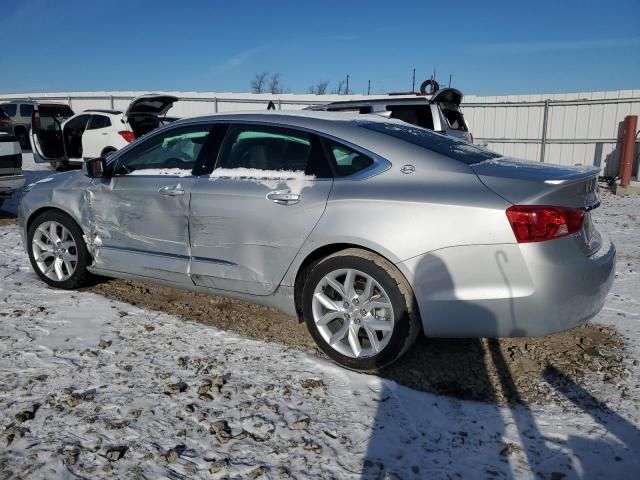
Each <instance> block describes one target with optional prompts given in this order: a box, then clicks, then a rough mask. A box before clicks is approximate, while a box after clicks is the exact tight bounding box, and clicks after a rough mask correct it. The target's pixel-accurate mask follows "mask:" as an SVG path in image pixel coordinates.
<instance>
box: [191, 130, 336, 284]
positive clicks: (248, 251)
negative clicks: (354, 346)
mask: <svg viewBox="0 0 640 480" xmlns="http://www.w3.org/2000/svg"><path fill="white" fill-rule="evenodd" d="M323 152H324V151H323V148H322V145H321V143H320V140H319V139H318V138H317V137H316V135H315V134H312V133H308V132H304V131H298V130H295V129H290V128H282V127H278V126H273V125H260V124H230V125H229V127H228V130H227V133H226V136H225V137H224V140H223V141H222V145H221V147H220V151H219V154H218V158H217V162H216V165H215V169H214V170H213V173H211V175H210V176H201V177H200V178H199V179H198V181H197V182H196V184H195V186H194V188H193V191H192V195H191V216H190V220H189V230H190V233H191V278H192V280H193V282H194V283H195V284H196V285H199V286H205V287H210V288H215V289H221V290H229V291H234V292H240V293H248V294H252V295H268V294H271V293H273V291H275V289H276V288H277V286H278V285H279V284H280V282H281V280H282V278H283V277H284V275H285V273H286V271H287V269H288V268H289V266H290V265H291V262H292V261H293V259H294V257H295V256H296V254H297V253H298V251H299V250H300V248H301V246H302V244H303V243H304V241H305V240H306V238H307V237H308V236H309V234H310V233H311V231H312V230H313V228H314V227H315V225H316V224H317V223H318V220H320V217H321V216H322V214H323V212H324V210H325V207H326V204H327V198H328V196H329V192H330V191H331V186H332V184H333V176H332V174H331V170H330V167H329V164H328V162H327V160H326V156H325V155H324V153H323Z"/></svg>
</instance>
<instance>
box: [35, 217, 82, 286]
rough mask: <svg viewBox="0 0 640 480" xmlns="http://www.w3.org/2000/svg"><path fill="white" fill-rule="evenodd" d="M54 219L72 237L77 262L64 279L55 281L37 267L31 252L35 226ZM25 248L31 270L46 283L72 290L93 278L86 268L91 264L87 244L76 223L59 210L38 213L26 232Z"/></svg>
mask: <svg viewBox="0 0 640 480" xmlns="http://www.w3.org/2000/svg"><path fill="white" fill-rule="evenodd" d="M48 221H55V222H58V223H59V224H61V225H63V226H64V227H65V228H66V229H67V230H68V231H69V233H70V234H71V236H72V237H73V240H74V242H75V244H76V249H75V250H76V255H77V262H76V267H75V270H74V272H73V274H72V275H71V276H70V277H69V278H68V279H66V280H63V281H56V280H53V279H51V278H49V277H47V276H46V275H45V274H44V273H43V272H42V271H41V270H40V268H39V267H38V264H37V262H36V260H35V258H34V253H33V245H32V242H33V237H34V234H35V232H36V230H37V228H38V227H39V226H40V225H42V224H43V223H45V222H48ZM27 250H28V252H29V261H30V262H31V267H32V268H33V271H34V272H36V274H37V275H38V277H40V279H42V280H43V281H44V282H45V283H46V284H47V285H50V286H52V287H55V288H61V289H64V290H72V289H75V288H79V287H83V286H87V285H90V284H91V283H93V281H94V280H95V277H94V276H93V275H92V274H91V273H90V272H89V271H88V270H87V265H90V264H91V255H90V254H89V251H88V250H87V246H86V244H85V242H84V238H83V233H82V230H81V229H80V227H79V226H78V224H77V223H76V222H75V221H74V220H73V219H72V218H71V217H70V216H69V215H67V214H66V213H64V212H61V211H60V210H47V211H45V212H43V213H41V214H40V215H38V216H37V217H36V218H35V219H34V220H33V222H32V223H31V226H30V227H29V231H28V232H27Z"/></svg>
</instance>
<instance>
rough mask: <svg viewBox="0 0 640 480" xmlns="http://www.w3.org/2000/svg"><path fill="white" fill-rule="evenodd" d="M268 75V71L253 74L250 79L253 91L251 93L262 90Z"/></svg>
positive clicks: (261, 91)
mask: <svg viewBox="0 0 640 480" xmlns="http://www.w3.org/2000/svg"><path fill="white" fill-rule="evenodd" d="M268 75H269V72H262V73H256V74H255V76H254V77H253V80H251V90H252V91H253V93H263V92H264V89H265V86H266V83H267V76H268Z"/></svg>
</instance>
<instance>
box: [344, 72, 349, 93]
mask: <svg viewBox="0 0 640 480" xmlns="http://www.w3.org/2000/svg"><path fill="white" fill-rule="evenodd" d="M344 94H345V95H349V74H347V88H346V89H345V91H344Z"/></svg>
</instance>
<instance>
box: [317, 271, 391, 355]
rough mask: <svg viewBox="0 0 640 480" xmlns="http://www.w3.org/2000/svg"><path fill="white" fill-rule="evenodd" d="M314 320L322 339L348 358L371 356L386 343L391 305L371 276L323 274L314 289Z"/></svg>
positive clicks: (350, 272) (351, 272) (378, 351)
mask: <svg viewBox="0 0 640 480" xmlns="http://www.w3.org/2000/svg"><path fill="white" fill-rule="evenodd" d="M312 310H313V320H314V322H315V325H316V327H317V329H318V332H320V335H321V336H322V338H323V339H324V340H325V341H326V342H327V344H329V345H330V346H331V348H333V349H334V350H336V351H337V352H339V353H341V354H342V355H345V356H347V357H350V358H364V357H372V356H374V355H377V354H378V353H380V352H381V351H382V350H383V349H384V348H385V347H386V346H387V344H388V343H389V340H390V339H391V336H392V333H393V326H394V321H395V318H394V314H393V306H392V305H391V300H390V298H389V296H388V294H387V292H386V291H385V290H384V288H382V286H381V285H380V283H378V282H377V281H376V280H375V279H374V278H373V277H372V276H370V275H368V274H366V273H364V272H361V271H359V270H355V269H351V268H348V269H339V270H334V271H332V272H329V273H328V274H327V275H325V276H324V277H323V278H322V280H320V282H318V285H317V286H316V288H315V291H314V294H313V301H312Z"/></svg>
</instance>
